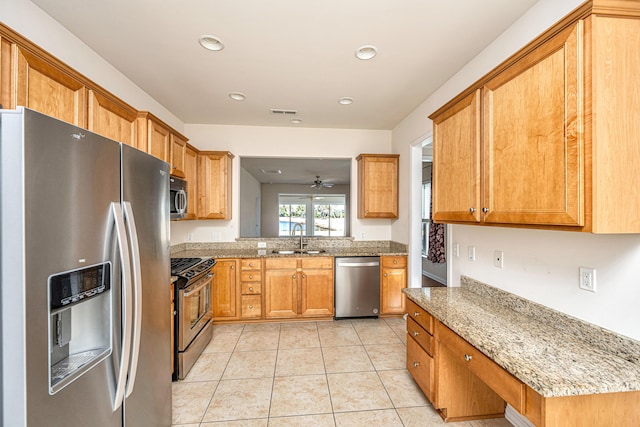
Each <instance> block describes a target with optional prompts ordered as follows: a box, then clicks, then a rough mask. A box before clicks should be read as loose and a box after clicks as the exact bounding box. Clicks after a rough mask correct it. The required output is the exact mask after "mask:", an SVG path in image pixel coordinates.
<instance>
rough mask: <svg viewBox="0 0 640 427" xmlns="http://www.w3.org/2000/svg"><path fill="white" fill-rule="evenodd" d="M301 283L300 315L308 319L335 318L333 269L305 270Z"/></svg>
mask: <svg viewBox="0 0 640 427" xmlns="http://www.w3.org/2000/svg"><path fill="white" fill-rule="evenodd" d="M300 283H301V298H300V300H301V301H300V314H301V315H302V316H306V317H318V316H333V313H334V304H333V269H331V270H303V271H302V273H301V276H300Z"/></svg>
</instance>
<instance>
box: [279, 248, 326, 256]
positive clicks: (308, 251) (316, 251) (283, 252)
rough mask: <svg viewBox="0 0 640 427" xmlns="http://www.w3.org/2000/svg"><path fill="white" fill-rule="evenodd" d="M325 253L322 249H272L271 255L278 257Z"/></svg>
mask: <svg viewBox="0 0 640 427" xmlns="http://www.w3.org/2000/svg"><path fill="white" fill-rule="evenodd" d="M325 252H326V251H325V250H324V249H274V250H273V251H272V253H274V254H279V255H293V254H309V255H315V254H322V253H325Z"/></svg>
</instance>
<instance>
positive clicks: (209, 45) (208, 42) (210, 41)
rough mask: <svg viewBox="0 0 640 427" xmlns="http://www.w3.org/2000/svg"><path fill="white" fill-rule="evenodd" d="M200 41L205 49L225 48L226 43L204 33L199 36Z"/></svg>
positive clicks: (216, 49)
mask: <svg viewBox="0 0 640 427" xmlns="http://www.w3.org/2000/svg"><path fill="white" fill-rule="evenodd" d="M198 43H200V46H202V47H203V48H205V49H208V50H213V51H218V50H222V49H224V45H223V44H222V42H221V41H220V39H219V38H217V37H214V36H208V35H203V36H200V38H198Z"/></svg>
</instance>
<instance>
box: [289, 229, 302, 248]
mask: <svg viewBox="0 0 640 427" xmlns="http://www.w3.org/2000/svg"><path fill="white" fill-rule="evenodd" d="M297 228H300V250H303V249H304V242H303V241H302V238H303V237H304V235H303V231H302V224H300V223H299V222H296V223H295V224H293V228H292V229H291V235H292V236H295V235H296V229H297Z"/></svg>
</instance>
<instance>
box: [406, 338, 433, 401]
mask: <svg viewBox="0 0 640 427" xmlns="http://www.w3.org/2000/svg"><path fill="white" fill-rule="evenodd" d="M433 368H434V364H433V357H431V356H429V355H428V354H427V353H426V352H425V351H424V350H423V349H422V347H420V346H419V345H418V344H417V343H416V342H415V341H414V340H413V339H412V338H408V339H407V370H408V371H409V373H410V374H411V376H412V377H413V379H414V380H415V381H416V384H418V386H419V387H420V389H421V390H422V392H423V393H424V395H425V396H427V399H429V401H431V402H433V401H434V397H435V396H434V391H435V375H434V369H433Z"/></svg>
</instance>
